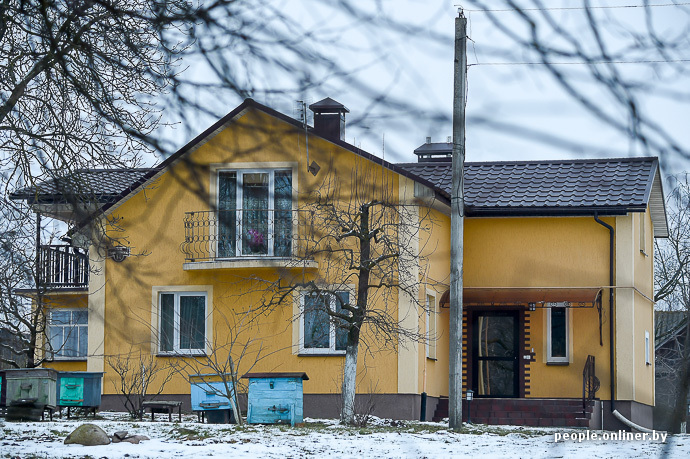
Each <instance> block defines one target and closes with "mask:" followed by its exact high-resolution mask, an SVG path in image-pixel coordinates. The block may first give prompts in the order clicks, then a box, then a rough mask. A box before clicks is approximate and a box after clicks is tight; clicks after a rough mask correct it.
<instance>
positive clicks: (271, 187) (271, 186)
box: [213, 166, 295, 259]
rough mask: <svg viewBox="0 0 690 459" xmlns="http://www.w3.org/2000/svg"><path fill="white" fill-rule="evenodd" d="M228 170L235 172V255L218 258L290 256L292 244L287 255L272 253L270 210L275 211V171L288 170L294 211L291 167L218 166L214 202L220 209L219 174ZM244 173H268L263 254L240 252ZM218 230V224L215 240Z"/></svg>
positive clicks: (217, 252)
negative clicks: (266, 220)
mask: <svg viewBox="0 0 690 459" xmlns="http://www.w3.org/2000/svg"><path fill="white" fill-rule="evenodd" d="M228 172H235V174H237V175H236V185H235V186H236V190H235V200H236V201H235V208H236V217H235V221H236V222H237V232H236V233H235V255H234V256H230V257H218V258H220V259H238V258H289V257H290V256H292V253H293V252H294V247H292V244H291V246H290V255H289V256H288V257H276V256H275V255H274V253H273V251H274V244H273V241H274V236H275V218H274V215H275V214H273V213H272V212H275V201H274V199H275V173H276V172H289V173H290V182H291V186H292V189H293V193H292V195H291V201H292V211H294V206H295V197H294V189H295V183H294V181H295V179H294V173H293V170H292V168H291V167H278V166H277V167H267V168H233V167H229V168H218V169H216V171H215V177H216V198H215V199H216V202H215V203H214V204H215V206H216V209H220V176H221V174H222V173H228ZM244 174H268V210H269V212H268V234H267V237H266V244H267V246H268V251H267V253H265V254H255V253H253V254H246V255H245V254H243V253H242V233H243V231H242V211H243V210H244V209H243V208H242V202H243V199H244V196H243V194H242V193H243V189H242V180H241V178H240V177H241V176H242V175H244ZM294 230H295V229H294V227H293V229H292V231H293V239H294ZM219 231H220V224H218V225H217V226H216V241H218V236H219V233H218V232H219ZM213 249H214V251H215V253H216V254H219V253H220V252H219V249H218V242H216V244H215V247H214V248H213Z"/></svg>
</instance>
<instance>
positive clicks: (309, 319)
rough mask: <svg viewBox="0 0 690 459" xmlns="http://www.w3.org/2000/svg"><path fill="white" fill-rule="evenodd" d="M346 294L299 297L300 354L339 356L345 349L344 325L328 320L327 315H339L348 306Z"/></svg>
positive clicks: (341, 322) (342, 322)
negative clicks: (300, 308)
mask: <svg viewBox="0 0 690 459" xmlns="http://www.w3.org/2000/svg"><path fill="white" fill-rule="evenodd" d="M349 302H350V293H349V292H336V293H335V294H316V293H303V294H302V298H301V303H302V304H301V307H302V317H301V319H300V325H301V328H302V334H301V343H300V353H305V354H343V353H344V352H345V349H346V347H347V322H345V321H343V320H341V319H338V318H332V317H331V316H330V315H329V313H328V311H329V310H331V311H335V312H337V313H342V312H343V311H346V310H344V309H343V306H344V305H347V304H349Z"/></svg>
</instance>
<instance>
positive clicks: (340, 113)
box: [309, 97, 350, 140]
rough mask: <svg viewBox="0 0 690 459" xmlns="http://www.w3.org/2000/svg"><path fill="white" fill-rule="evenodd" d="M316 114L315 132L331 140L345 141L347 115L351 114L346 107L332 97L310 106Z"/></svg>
mask: <svg viewBox="0 0 690 459" xmlns="http://www.w3.org/2000/svg"><path fill="white" fill-rule="evenodd" d="M309 109H310V110H311V111H312V112H314V132H316V133H317V134H318V135H320V136H322V137H325V138H327V139H331V140H345V113H350V110H348V109H347V107H346V106H344V105H343V104H341V103H340V102H337V101H335V100H333V99H331V98H330V97H326V98H325V99H323V100H320V101H318V102H315V103H313V104H311V105H310V106H309Z"/></svg>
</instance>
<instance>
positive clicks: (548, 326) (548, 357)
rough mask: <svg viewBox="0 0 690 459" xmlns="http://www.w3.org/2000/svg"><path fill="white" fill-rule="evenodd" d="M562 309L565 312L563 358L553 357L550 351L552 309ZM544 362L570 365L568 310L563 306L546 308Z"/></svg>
mask: <svg viewBox="0 0 690 459" xmlns="http://www.w3.org/2000/svg"><path fill="white" fill-rule="evenodd" d="M556 308H558V309H561V308H562V309H563V310H564V311H565V357H560V356H557V357H555V356H553V355H552V352H553V350H552V349H551V311H552V310H553V309H556ZM546 362H547V363H561V364H563V363H570V309H569V308H567V307H565V306H553V307H550V308H546Z"/></svg>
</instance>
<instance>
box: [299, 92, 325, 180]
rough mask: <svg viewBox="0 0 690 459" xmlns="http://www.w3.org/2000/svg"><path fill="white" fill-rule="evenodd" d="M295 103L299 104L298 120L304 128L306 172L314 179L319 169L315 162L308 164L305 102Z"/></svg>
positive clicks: (307, 131) (307, 130)
mask: <svg viewBox="0 0 690 459" xmlns="http://www.w3.org/2000/svg"><path fill="white" fill-rule="evenodd" d="M297 103H298V104H299V107H298V111H299V118H300V121H301V122H302V125H303V126H304V139H305V142H306V148H307V171H309V172H311V175H313V176H314V177H316V174H318V173H319V170H321V167H320V166H319V165H318V164H317V163H316V161H313V162H312V163H311V164H309V129H308V128H309V124H308V123H307V115H308V113H307V102H306V101H304V100H298V101H297ZM297 141H298V142H299V136H298V137H297Z"/></svg>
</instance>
